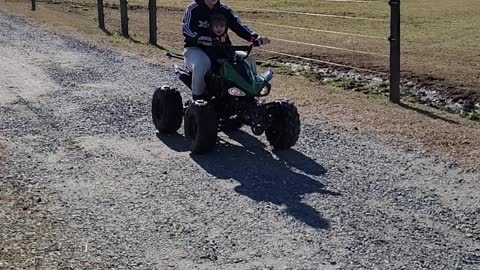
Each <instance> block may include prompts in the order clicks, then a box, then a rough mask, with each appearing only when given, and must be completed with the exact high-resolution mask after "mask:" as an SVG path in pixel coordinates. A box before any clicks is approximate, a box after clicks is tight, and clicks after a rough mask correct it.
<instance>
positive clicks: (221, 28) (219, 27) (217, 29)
mask: <svg viewBox="0 0 480 270" xmlns="http://www.w3.org/2000/svg"><path fill="white" fill-rule="evenodd" d="M212 31H213V33H214V34H215V35H217V36H221V35H222V34H223V33H225V24H221V23H217V24H214V25H213V26H212Z"/></svg>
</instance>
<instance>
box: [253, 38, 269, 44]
mask: <svg viewBox="0 0 480 270" xmlns="http://www.w3.org/2000/svg"><path fill="white" fill-rule="evenodd" d="M269 43H270V39H269V38H267V37H259V38H257V39H256V40H255V41H254V44H255V45H257V46H262V45H267V44H269Z"/></svg>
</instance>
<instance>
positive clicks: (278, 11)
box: [229, 6, 388, 22]
mask: <svg viewBox="0 0 480 270" xmlns="http://www.w3.org/2000/svg"><path fill="white" fill-rule="evenodd" d="M229 7H231V8H233V9H235V10H237V11H248V10H254V11H257V12H258V11H262V12H270V13H285V14H295V15H305V16H317V17H330V18H339V19H355V20H366V21H379V22H388V20H386V19H380V18H366V17H354V16H342V15H333V14H324V13H311V12H299V11H285V10H274V9H258V8H241V7H234V6H229Z"/></svg>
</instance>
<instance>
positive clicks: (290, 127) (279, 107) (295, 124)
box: [265, 101, 300, 150]
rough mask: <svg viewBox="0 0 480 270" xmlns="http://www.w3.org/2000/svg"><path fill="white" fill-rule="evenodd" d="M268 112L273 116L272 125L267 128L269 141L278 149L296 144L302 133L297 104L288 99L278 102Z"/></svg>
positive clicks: (266, 132)
mask: <svg viewBox="0 0 480 270" xmlns="http://www.w3.org/2000/svg"><path fill="white" fill-rule="evenodd" d="M268 113H269V115H271V117H272V123H271V125H270V126H269V127H268V128H267V129H266V130H265V135H266V136H267V140H268V142H270V144H271V145H272V146H273V148H274V149H276V150H285V149H289V148H290V147H292V146H294V145H295V143H296V142H297V140H298V135H299V134H300V116H299V115H298V111H297V108H296V107H295V105H293V104H292V103H290V102H286V101H282V102H276V103H275V105H274V106H272V107H271V108H270V109H269V110H268Z"/></svg>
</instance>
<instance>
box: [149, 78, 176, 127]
mask: <svg viewBox="0 0 480 270" xmlns="http://www.w3.org/2000/svg"><path fill="white" fill-rule="evenodd" d="M182 114H183V104H182V97H181V96H180V93H179V92H178V91H177V90H175V89H171V88H169V87H160V88H158V89H157V90H155V92H154V93H153V98H152V120H153V124H154V125H155V128H156V129H157V130H158V131H159V132H161V133H174V132H176V131H177V130H178V129H179V128H180V126H181V125H182Z"/></svg>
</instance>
